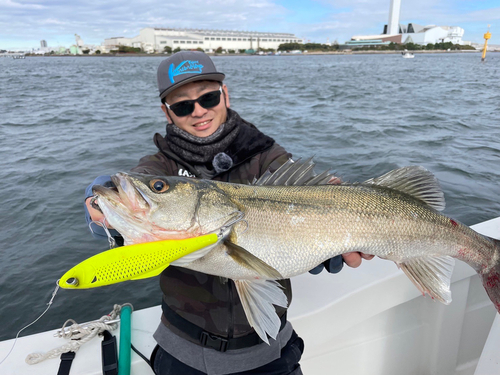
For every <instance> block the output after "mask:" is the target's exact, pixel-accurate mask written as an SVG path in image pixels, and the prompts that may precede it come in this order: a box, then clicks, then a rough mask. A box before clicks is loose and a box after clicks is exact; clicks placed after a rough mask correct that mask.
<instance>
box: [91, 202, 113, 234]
mask: <svg viewBox="0 0 500 375" xmlns="http://www.w3.org/2000/svg"><path fill="white" fill-rule="evenodd" d="M92 199H93V197H88V198H87V199H86V200H85V206H87V210H88V211H89V215H90V218H91V219H92V221H98V222H100V223H103V224H106V227H107V228H108V229H114V228H113V227H112V226H110V225H109V223H108V222H107V221H106V217H105V216H104V214H103V213H102V212H101V211H99V210H98V209H96V208H94V207H92ZM94 204H95V203H94Z"/></svg>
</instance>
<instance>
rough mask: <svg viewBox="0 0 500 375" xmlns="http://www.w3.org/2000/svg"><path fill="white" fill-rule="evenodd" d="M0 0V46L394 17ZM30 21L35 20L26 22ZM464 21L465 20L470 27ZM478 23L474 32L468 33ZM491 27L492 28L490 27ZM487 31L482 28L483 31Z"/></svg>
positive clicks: (278, 8) (248, 1)
mask: <svg viewBox="0 0 500 375" xmlns="http://www.w3.org/2000/svg"><path fill="white" fill-rule="evenodd" d="M20 1H21V0H17V1H16V0H0V49H1V48H6V47H7V48H8V47H9V44H10V45H12V43H19V41H23V40H24V43H25V45H27V46H31V47H36V46H38V44H39V40H40V39H46V40H47V41H48V43H49V45H55V44H56V42H58V43H62V44H66V45H67V46H69V45H71V44H73V43H74V34H75V33H76V34H79V35H81V37H82V39H83V40H84V41H85V42H86V43H91V44H100V43H101V42H103V41H104V39H105V38H110V37H115V36H125V37H133V36H136V35H138V34H139V31H140V30H141V29H142V28H145V27H173V28H201V29H225V30H247V31H269V32H288V33H293V34H295V35H297V36H299V37H305V38H307V39H309V40H312V41H315V42H325V41H326V38H330V40H335V39H338V41H339V42H344V41H346V40H349V39H350V38H351V37H352V36H353V35H357V34H358V35H359V34H378V33H380V32H381V31H382V30H383V25H384V24H386V23H387V22H388V14H389V4H390V0H191V1H189V2H181V1H178V2H168V1H164V2H158V1H157V0H129V1H123V0H120V1H118V0H109V1H105V2H103V1H100V0H99V1H97V0H85V1H83V0H73V1H71V2H68V1H67V0H27V2H20ZM499 19H500V8H498V0H481V1H473V0H440V1H436V0H420V1H418V2H416V1H409V0H403V3H402V6H401V22H402V23H408V22H415V23H420V24H424V25H425V24H437V25H450V26H455V25H456V26H462V27H464V26H463V25H466V26H467V28H466V38H471V39H473V38H474V37H475V38H476V39H479V40H480V38H481V36H482V35H480V33H479V31H475V30H480V29H481V26H480V25H484V27H483V28H485V27H486V25H487V24H488V23H491V24H493V23H494V22H495V21H497V23H498V20H499ZM27 25H29V27H27ZM464 28H465V27H464ZM468 30H472V31H473V32H474V33H475V34H473V33H471V34H469V31H468ZM492 31H493V30H492ZM483 32H484V31H483Z"/></svg>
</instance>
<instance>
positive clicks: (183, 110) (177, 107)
mask: <svg viewBox="0 0 500 375" xmlns="http://www.w3.org/2000/svg"><path fill="white" fill-rule="evenodd" d="M170 109H171V110H172V111H173V112H174V113H175V115H176V116H178V117H184V116H187V115H189V114H190V113H193V111H194V102H192V101H190V100H186V101H184V102H179V103H175V104H172V105H171V106H170Z"/></svg>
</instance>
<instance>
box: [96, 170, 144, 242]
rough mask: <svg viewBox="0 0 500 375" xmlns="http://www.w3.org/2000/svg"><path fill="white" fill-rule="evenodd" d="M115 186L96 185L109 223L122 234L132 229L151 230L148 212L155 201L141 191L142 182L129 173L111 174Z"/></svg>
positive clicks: (99, 201)
mask: <svg viewBox="0 0 500 375" xmlns="http://www.w3.org/2000/svg"><path fill="white" fill-rule="evenodd" d="M111 181H112V182H113V184H114V186H103V185H95V186H93V188H92V191H93V193H94V195H95V196H96V202H97V205H98V206H99V208H100V210H101V211H102V213H103V214H104V216H105V217H106V221H107V222H108V223H109V225H110V226H111V227H113V228H115V229H116V230H117V231H118V232H120V233H121V234H122V235H124V234H126V233H129V232H130V231H135V232H137V230H138V228H143V230H139V231H141V232H148V233H149V232H150V228H148V229H146V228H145V227H148V226H149V225H148V224H147V223H148V214H149V212H150V210H151V209H152V207H153V206H154V203H153V202H152V201H151V200H150V199H149V198H148V197H147V196H146V195H145V194H143V193H142V192H141V190H140V187H141V185H142V183H141V182H140V181H138V180H136V179H135V178H134V177H132V176H130V175H129V174H127V173H117V174H115V175H113V176H111Z"/></svg>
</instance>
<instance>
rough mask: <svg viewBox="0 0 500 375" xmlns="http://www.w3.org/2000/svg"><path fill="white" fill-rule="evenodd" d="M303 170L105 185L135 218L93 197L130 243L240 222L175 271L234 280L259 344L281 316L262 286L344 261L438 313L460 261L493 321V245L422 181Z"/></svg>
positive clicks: (415, 176)
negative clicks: (351, 180)
mask: <svg viewBox="0 0 500 375" xmlns="http://www.w3.org/2000/svg"><path fill="white" fill-rule="evenodd" d="M307 163H308V161H306V162H302V163H296V162H293V161H289V162H288V163H286V164H285V165H283V166H282V167H280V168H279V169H278V171H276V172H275V173H274V174H268V173H266V174H265V175H264V176H263V177H262V178H261V179H259V180H258V181H256V183H255V184H253V185H238V184H231V183H226V182H220V181H208V180H196V179H189V178H182V177H170V176H168V177H165V176H155V177H152V176H147V175H140V174H124V173H120V174H117V175H115V176H113V177H112V179H113V181H114V182H115V185H116V186H118V189H120V187H123V186H125V187H127V188H130V189H134V190H129V191H127V192H126V194H125V195H126V196H127V197H128V198H129V199H135V200H136V201H137V202H135V203H134V204H133V205H131V207H133V206H141V207H146V208H145V209H144V211H141V213H140V215H142V217H139V216H138V213H137V212H133V209H132V208H129V212H128V213H127V205H128V203H127V202H126V201H122V200H121V198H120V193H117V192H116V191H114V190H112V189H100V191H99V194H100V195H101V198H102V199H104V202H106V201H109V202H110V203H109V204H106V206H109V207H121V208H122V209H120V210H112V209H110V210H109V211H107V212H106V218H107V219H108V221H109V222H110V224H112V225H113V226H114V227H115V228H116V229H117V230H118V231H119V232H120V233H121V234H122V235H123V236H124V238H125V240H126V241H130V242H134V241H137V240H139V239H140V238H141V236H144V237H147V236H151V235H152V236H155V233H152V232H151V231H150V230H149V228H151V227H155V228H161V229H162V232H158V233H157V234H156V235H158V236H162V235H163V234H162V233H170V234H171V235H176V236H183V235H184V236H188V235H193V234H195V235H198V234H203V233H207V232H210V231H213V230H215V229H216V228H217V227H218V226H220V225H221V221H222V222H223V221H224V220H227V218H228V217H230V216H231V215H233V214H234V213H235V212H240V213H241V214H242V215H244V221H242V222H239V223H238V224H236V225H234V226H233V228H232V231H231V232H230V234H229V236H228V237H227V238H226V239H225V241H224V242H221V243H219V244H218V245H217V246H215V247H214V248H213V249H212V250H211V251H210V252H208V253H207V254H204V255H203V256H200V257H198V258H197V259H194V260H190V261H189V262H187V261H184V262H182V263H181V264H180V266H182V267H186V268H189V269H192V270H195V271H199V272H203V273H206V274H211V275H216V276H221V277H225V278H230V279H233V280H234V281H235V285H236V287H237V290H238V294H239V296H240V299H241V301H242V304H243V307H244V310H245V313H246V315H247V318H248V321H249V323H250V324H251V325H252V326H253V327H254V328H255V330H256V332H257V333H258V334H259V336H260V337H261V338H262V339H263V340H264V341H266V340H267V335H269V336H270V337H276V334H277V332H278V330H279V319H278V320H276V317H275V315H276V314H275V310H274V308H273V304H274V305H279V306H283V300H282V295H283V293H282V291H281V290H280V289H279V287H278V286H277V285H275V284H274V283H272V282H271V281H273V280H276V279H279V278H289V277H293V276H295V275H299V274H302V273H305V272H307V271H309V270H311V269H312V268H314V267H315V266H317V265H318V264H320V263H322V262H323V261H325V260H327V259H329V258H331V257H333V256H336V255H340V254H344V253H348V252H352V251H360V252H364V253H366V254H372V255H376V256H379V257H380V258H383V259H387V260H392V261H394V262H395V263H396V264H397V265H398V266H399V267H400V268H401V269H402V270H403V272H405V274H406V275H407V276H408V277H409V279H410V280H411V281H412V282H413V283H414V284H415V285H416V286H417V288H419V290H420V291H422V293H428V294H430V295H431V296H432V297H433V298H436V299H438V300H439V301H442V302H444V303H450V302H451V292H450V287H449V284H450V277H451V273H452V269H453V258H456V259H459V260H462V261H464V262H466V263H467V264H469V265H470V266H471V267H473V268H474V269H475V270H476V271H477V272H478V273H479V274H480V276H481V278H482V280H483V285H484V287H485V289H486V291H487V293H488V295H489V297H490V299H491V300H492V301H493V303H494V304H495V306H496V308H497V309H498V310H499V311H500V261H499V259H500V255H499V254H500V244H499V241H498V240H493V239H490V238H487V237H484V236H481V235H480V234H478V233H476V232H474V231H473V230H472V229H470V228H469V227H467V226H465V225H463V224H461V223H459V222H457V221H455V220H453V219H451V218H449V217H447V216H445V215H443V214H442V213H440V212H439V211H440V210H442V209H444V195H443V192H442V191H441V189H440V187H439V183H438V182H437V180H436V179H435V177H434V176H433V175H432V174H431V173H430V172H428V171H427V170H425V169H424V168H422V167H404V168H400V169H397V170H394V171H391V172H389V173H387V174H385V175H383V176H380V177H378V178H374V179H370V180H368V181H365V182H364V183H362V184H342V185H325V184H324V182H325V181H328V180H329V179H330V178H331V177H332V176H331V175H328V174H325V175H323V174H322V175H320V176H317V177H316V176H315V175H313V174H311V172H310V171H311V168H309V166H307ZM290 176H293V178H292V177H290ZM158 180H161V181H163V182H164V184H165V185H164V187H166V189H163V190H162V192H161V193H157V192H156V191H155V190H154V188H153V184H151V182H152V181H158ZM294 180H295V181H294ZM123 181H126V183H123ZM273 181H277V182H278V183H281V184H284V185H274V184H273V183H274V182H273ZM296 181H300V183H301V184H302V185H294V183H295V182H296ZM309 183H311V184H310V185H308V184H309ZM318 184H322V185H318ZM186 192H190V194H186ZM122 195H123V194H122ZM134 197H135V198H134ZM148 207H149V209H148ZM141 221H142V222H141ZM179 261H182V258H181V259H179V260H178V261H176V262H179ZM174 264H176V263H174ZM176 265H177V264H176ZM255 304H258V306H259V308H258V309H255V306H254V305H255Z"/></svg>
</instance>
